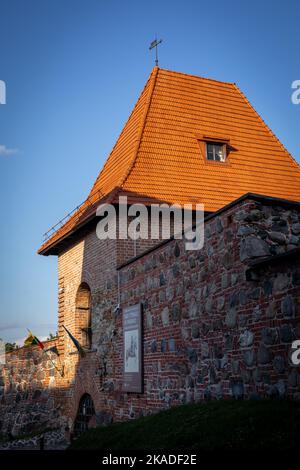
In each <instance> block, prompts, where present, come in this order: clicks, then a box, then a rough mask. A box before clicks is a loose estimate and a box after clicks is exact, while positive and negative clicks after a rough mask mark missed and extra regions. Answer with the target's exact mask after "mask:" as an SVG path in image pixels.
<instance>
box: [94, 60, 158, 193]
mask: <svg viewBox="0 0 300 470" xmlns="http://www.w3.org/2000/svg"><path fill="white" fill-rule="evenodd" d="M156 68H157V67H154V68H153V70H152V72H151V74H150V76H149V78H148V80H147V82H146V83H145V85H144V87H143V89H142V91H141V93H140V95H139V98H140V97H141V96H142V94H143V92H144V91H145V89H146V88H147V85H148V83H149V81H150V80H151V78H152V74H153V72H154V71H155V69H156ZM139 98H138V100H137V101H136V104H135V106H134V107H133V108H132V111H131V113H130V114H129V116H128V118H127V120H126V121H125V124H124V125H123V128H122V130H121V132H120V134H119V135H118V138H117V139H116V141H115V144H114V146H113V148H112V149H111V151H110V152H109V154H108V156H107V157H106V160H105V163H104V165H103V167H102V169H101V171H100V173H99V174H98V176H97V178H96V180H95V183H94V185H93V187H92V189H91V191H90V193H89V194H88V196H87V198H86V200H87V199H88V198H90V197H92V196H94V194H96V193H97V192H99V189H95V190H94V188H95V186H96V185H97V182H98V181H99V179H100V176H101V175H102V174H103V173H104V170H105V168H106V167H107V165H108V162H109V159H110V156H111V155H112V154H113V152H114V150H115V148H116V146H117V144H118V143H119V141H120V139H121V137H122V135H123V134H124V132H125V129H126V127H127V124H128V122H129V121H130V118H131V117H132V115H133V113H134V111H135V108H136V105H137V103H138V101H139ZM120 181H121V182H122V178H121V180H120ZM120 181H119V182H118V184H116V187H119V186H120ZM100 191H101V189H100ZM101 193H102V191H101Z"/></svg>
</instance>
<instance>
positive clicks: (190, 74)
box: [159, 68, 235, 85]
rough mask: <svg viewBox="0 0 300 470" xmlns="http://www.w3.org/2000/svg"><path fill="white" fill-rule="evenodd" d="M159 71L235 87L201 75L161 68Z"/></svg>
mask: <svg viewBox="0 0 300 470" xmlns="http://www.w3.org/2000/svg"><path fill="white" fill-rule="evenodd" d="M159 70H161V71H162V72H168V73H175V74H176V75H184V76H186V77H192V78H201V80H207V81H209V82H216V83H223V84H225V85H235V83H234V82H227V81H224V80H216V79H215V78H209V77H203V75H196V74H193V73H185V72H177V70H170V69H162V68H159Z"/></svg>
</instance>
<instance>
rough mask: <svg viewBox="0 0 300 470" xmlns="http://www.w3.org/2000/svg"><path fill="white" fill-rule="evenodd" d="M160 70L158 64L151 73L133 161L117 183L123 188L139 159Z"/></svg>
mask: <svg viewBox="0 0 300 470" xmlns="http://www.w3.org/2000/svg"><path fill="white" fill-rule="evenodd" d="M158 71H159V67H157V66H155V67H153V69H152V72H151V75H150V77H149V81H150V82H151V81H152V83H151V84H150V88H149V90H148V95H147V100H146V103H145V109H144V112H143V115H142V117H141V120H140V128H139V132H138V136H137V142H136V145H135V149H134V151H133V157H132V160H131V163H130V164H129V166H128V168H127V171H126V172H125V174H124V175H123V176H122V178H120V181H119V183H118V184H117V186H119V187H121V188H123V186H124V184H125V183H126V180H127V178H128V177H129V175H130V173H131V171H132V170H133V167H134V164H135V162H136V159H137V156H138V153H139V148H140V145H141V140H142V136H143V132H144V129H145V125H146V119H147V115H148V111H149V108H150V104H151V100H152V96H153V91H154V88H155V83H156V77H157V75H158ZM147 84H148V82H147ZM147 84H146V86H147Z"/></svg>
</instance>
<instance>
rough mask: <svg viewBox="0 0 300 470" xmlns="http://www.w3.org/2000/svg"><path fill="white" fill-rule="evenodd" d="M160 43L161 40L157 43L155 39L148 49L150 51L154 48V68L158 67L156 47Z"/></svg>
mask: <svg viewBox="0 0 300 470" xmlns="http://www.w3.org/2000/svg"><path fill="white" fill-rule="evenodd" d="M161 43H162V39H160V40H159V41H158V40H157V38H155V39H154V41H152V42H151V44H150V47H149V51H151V49H154V47H155V65H156V67H158V51H157V46H158V45H159V44H161Z"/></svg>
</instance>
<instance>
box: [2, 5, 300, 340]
mask: <svg viewBox="0 0 300 470" xmlns="http://www.w3.org/2000/svg"><path fill="white" fill-rule="evenodd" d="M299 18H300V3H299V1H298V0H294V1H293V0H292V1H285V2H282V0H280V1H276V0H275V1H274V0H273V1H270V0H264V1H262V0H260V1H258V0H252V1H241V0H239V1H231V0H228V1H220V0H219V1H218V0H214V1H213V2H212V1H200V0H197V1H196V0H181V1H177V0H152V1H147V2H146V1H144V0H138V1H135V0H26V1H25V0H0V80H4V81H5V82H6V87H7V104H6V105H0V175H1V187H0V191H1V202H2V204H1V232H0V237H1V240H0V241H1V243H0V249H1V261H0V278H1V279H0V280H1V284H0V285H1V303H0V305H1V318H0V337H2V338H3V339H6V340H16V339H20V338H22V337H24V336H25V335H26V327H28V328H32V329H33V330H34V332H35V333H36V334H37V335H40V336H44V335H47V334H48V333H49V331H52V332H55V330H56V316H57V259H56V258H55V257H42V256H38V255H36V250H37V248H38V247H39V245H40V244H41V242H42V234H43V233H44V232H45V231H46V230H47V229H48V228H49V227H50V226H52V225H53V224H54V223H56V222H57V221H58V220H59V219H60V218H61V217H63V216H64V215H65V214H66V213H68V212H69V211H70V210H72V209H73V208H74V207H75V206H76V205H77V204H78V203H80V202H82V200H83V199H84V198H85V196H86V195H87V193H88V191H89V189H90V187H91V185H92V183H93V182H94V180H95V178H96V176H97V174H98V172H99V170H100V169H101V167H102V165H103V163H104V161H105V159H106V157H107V155H108V153H109V151H110V149H111V148H112V146H113V144H114V142H115V140H116V138H117V136H118V134H119V132H120V131H121V128H122V126H123V124H124V122H125V120H126V119H127V117H128V114H129V113H130V111H131V109H132V107H133V105H134V103H135V101H136V99H137V97H138V95H139V93H140V91H141V89H142V88H143V86H144V83H145V81H146V79H147V77H148V75H149V73H150V71H151V69H152V67H153V65H154V56H153V54H151V53H150V52H149V50H148V46H149V43H150V42H151V40H152V39H153V38H154V36H155V33H156V32H157V34H158V36H159V37H162V38H163V44H162V45H161V47H160V66H161V67H163V68H168V69H173V70H177V71H181V72H186V73H192V74H196V75H202V76H205V77H210V78H216V79H219V80H224V81H231V82H236V83H237V84H238V85H239V86H240V88H241V89H242V90H243V91H244V92H245V93H246V95H247V97H248V99H249V100H250V101H251V103H252V104H253V105H254V106H255V108H256V109H257V111H258V112H259V113H260V114H261V115H262V116H263V118H264V119H265V121H266V122H267V123H268V124H269V126H270V127H271V128H272V129H273V131H274V132H275V133H276V134H277V136H278V137H279V138H280V139H281V141H282V142H283V144H284V145H285V146H286V147H287V148H288V150H289V151H290V152H291V153H292V154H293V155H294V157H295V158H296V159H297V161H298V162H299V161H300V132H299V131H300V105H298V106H296V105H293V104H292V102H291V83H292V82H293V81H294V80H297V79H300V70H299Z"/></svg>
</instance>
